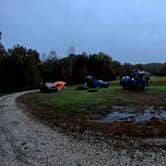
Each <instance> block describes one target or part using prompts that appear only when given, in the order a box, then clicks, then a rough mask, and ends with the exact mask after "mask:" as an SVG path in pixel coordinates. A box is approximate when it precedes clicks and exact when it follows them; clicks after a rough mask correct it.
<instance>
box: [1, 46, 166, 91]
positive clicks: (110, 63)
mask: <svg viewBox="0 0 166 166" xmlns="http://www.w3.org/2000/svg"><path fill="white" fill-rule="evenodd" d="M43 56H44V57H43ZM43 56H40V55H39V53H38V52H37V51H36V50H32V49H27V48H26V47H23V46H20V45H16V46H14V47H13V48H11V49H8V50H5V49H3V50H0V75H1V77H0V92H5V91H18V90H24V89H31V88H36V87H38V86H39V83H40V82H41V81H44V82H54V81H58V80H62V81H65V82H67V84H69V85H73V84H80V83H83V82H84V78H85V76H87V75H93V76H94V77H95V78H96V79H102V80H104V81H110V80H115V79H117V78H118V77H121V76H123V75H128V74H130V72H131V70H133V69H134V68H137V69H141V70H146V71H149V72H150V73H152V74H153V75H157V76H166V63H163V64H162V63H150V64H136V65H133V64H130V63H124V64H121V63H120V62H118V61H115V60H113V59H112V57H111V56H110V55H108V54H106V53H104V52H99V53H95V54H90V55H88V54H86V53H85V52H84V53H82V54H75V48H74V47H73V46H71V47H70V48H69V50H68V56H67V57H63V58H61V59H59V58H57V53H56V51H55V50H52V51H51V52H50V53H49V54H48V56H47V57H48V58H46V57H45V56H46V54H44V55H43ZM39 57H41V58H42V60H40V58H39Z"/></svg>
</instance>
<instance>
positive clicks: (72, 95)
mask: <svg viewBox="0 0 166 166" xmlns="http://www.w3.org/2000/svg"><path fill="white" fill-rule="evenodd" d="M111 83H112V84H111V86H110V87H109V88H98V91H97V92H88V90H82V91H80V90H76V87H75V86H72V87H67V88H66V89H64V90H62V91H59V92H58V93H52V94H43V93H40V92H35V93H30V94H26V95H24V97H23V99H22V101H23V102H24V103H26V104H27V105H28V106H31V107H32V109H33V110H39V112H37V111H36V112H35V114H37V115H38V116H41V117H42V118H43V119H45V120H46V121H47V120H48V121H52V122H53V123H55V124H56V123H57V122H58V121H60V122H61V123H64V121H65V123H69V121H72V124H70V125H73V124H74V123H75V122H76V121H77V122H78V121H79V122H80V121H84V125H85V121H87V120H88V119H98V118H101V117H102V116H104V115H106V114H108V113H109V112H111V111H112V107H113V106H115V105H116V106H124V107H129V108H137V111H141V110H142V109H143V108H144V107H151V106H155V107H161V106H162V107H165V108H166V101H165V100H166V77H154V76H153V77H151V82H150V85H149V86H148V87H146V88H145V90H144V91H132V90H124V89H122V87H120V86H119V80H116V81H113V82H111ZM33 113H34V112H33ZM50 119H51V120H50ZM55 120H56V122H55ZM86 124H87V123H86ZM88 124H89V122H88ZM70 125H68V126H70ZM84 125H83V126H84ZM94 125H95V126H98V125H99V124H96V123H93V124H92V123H91V124H90V126H94ZM125 125H126V124H123V126H125ZM130 125H131V124H130ZM133 125H134V127H133V126H130V128H131V129H132V128H137V126H135V124H133ZM115 126H118V129H120V131H121V128H120V126H119V124H118V123H117V124H116V125H115ZM100 127H101V124H100ZM100 127H99V128H100ZM105 127H106V128H107V131H110V129H108V126H105ZM144 127H145V126H144ZM126 128H128V125H127V126H126ZM126 128H125V131H126ZM160 128H162V127H161V126H160ZM95 130H96V128H95ZM102 130H103V128H102ZM115 130H116V131H118V130H117V128H116V129H115ZM123 130H124V128H123ZM123 130H122V131H123ZM138 130H139V131H142V130H141V129H140V128H139V129H138ZM144 130H145V129H144ZM132 131H134V129H132ZM144 132H145V131H144ZM148 132H149V131H148ZM131 133H132V132H131ZM140 133H142V132H139V134H140ZM145 133H146V132H145ZM139 134H138V135H139ZM165 134H166V133H165ZM134 135H137V134H134Z"/></svg>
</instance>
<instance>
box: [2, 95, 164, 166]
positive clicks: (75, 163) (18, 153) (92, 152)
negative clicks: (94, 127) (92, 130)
mask: <svg viewBox="0 0 166 166" xmlns="http://www.w3.org/2000/svg"><path fill="white" fill-rule="evenodd" d="M21 94H23V93H15V94H12V95H7V96H4V97H1V98H0V166H27V165H28V166H47V165H48V166H107V165H108V166H109V165H110V166H111V165H113V166H118V165H122V166H123V165H124V166H127V165H133V166H136V165H150V166H153V165H160V166H161V165H166V151H165V149H164V148H163V147H162V148H161V147H158V146H154V144H156V145H161V144H162V145H163V146H165V145H166V141H165V139H146V140H141V142H144V145H146V147H149V144H152V145H151V148H139V141H140V140H139V141H135V140H132V139H129V142H128V143H126V142H125V141H124V142H123V143H119V145H118V142H116V141H115V140H110V144H109V145H107V144H106V143H104V142H103V141H100V140H98V139H96V138H92V137H90V136H89V138H88V139H78V138H74V137H73V136H69V135H66V134H64V133H63V132H60V131H59V130H58V129H51V128H49V127H48V126H45V125H43V124H41V123H40V122H38V121H35V120H34V119H33V118H30V117H29V116H27V115H26V114H25V113H24V110H23V109H21V108H20V107H19V108H18V107H17V104H16V102H15V99H16V98H17V97H18V96H20V95H21ZM84 136H85V135H84ZM87 137H88V136H87ZM111 141H112V143H111ZM165 147H166V146H165Z"/></svg>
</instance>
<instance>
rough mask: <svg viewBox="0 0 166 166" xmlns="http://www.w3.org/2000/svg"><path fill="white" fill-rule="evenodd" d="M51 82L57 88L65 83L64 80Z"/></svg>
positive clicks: (59, 88) (62, 86)
mask: <svg viewBox="0 0 166 166" xmlns="http://www.w3.org/2000/svg"><path fill="white" fill-rule="evenodd" d="M53 84H54V85H55V86H56V88H57V89H58V90H61V89H62V88H64V86H65V85H66V82H63V81H56V82H54V83H53Z"/></svg>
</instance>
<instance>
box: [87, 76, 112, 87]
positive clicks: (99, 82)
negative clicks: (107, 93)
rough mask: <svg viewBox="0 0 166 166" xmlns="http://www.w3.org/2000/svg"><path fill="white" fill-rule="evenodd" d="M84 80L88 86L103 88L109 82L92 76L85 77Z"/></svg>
mask: <svg viewBox="0 0 166 166" xmlns="http://www.w3.org/2000/svg"><path fill="white" fill-rule="evenodd" d="M85 82H86V84H87V86H88V87H90V88H96V87H105V88H107V87H108V86H109V85H110V84H109V82H105V81H103V80H97V79H94V77H93V76H87V77H85Z"/></svg>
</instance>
